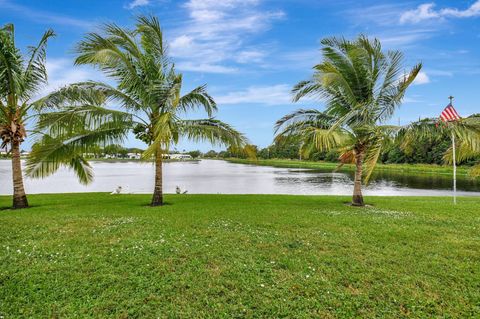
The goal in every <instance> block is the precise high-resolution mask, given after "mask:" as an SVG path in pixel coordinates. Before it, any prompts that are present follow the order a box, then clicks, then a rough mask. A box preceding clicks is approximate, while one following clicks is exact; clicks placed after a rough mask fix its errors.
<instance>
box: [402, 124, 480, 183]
mask: <svg viewBox="0 0 480 319" xmlns="http://www.w3.org/2000/svg"><path fill="white" fill-rule="evenodd" d="M452 135H454V136H455V141H456V148H455V150H456V161H457V162H458V163H461V162H463V161H466V160H469V159H474V158H476V157H478V156H479V155H480V116H479V115H472V116H469V117H466V118H462V119H459V120H457V121H454V122H449V123H443V122H440V120H439V119H424V120H421V121H417V122H414V123H411V124H409V125H407V126H406V127H404V128H402V130H401V131H400V134H399V136H398V137H399V139H400V140H401V146H402V148H403V149H404V150H405V151H407V152H408V151H410V150H411V146H412V145H413V143H415V142H416V141H417V140H418V139H419V138H422V139H427V140H432V141H439V140H440V139H441V138H442V137H445V136H447V137H449V138H450V137H451V136H452ZM443 159H444V161H445V163H447V164H452V162H453V149H452V146H450V148H449V149H448V150H447V151H446V152H445V154H444V157H443ZM470 174H471V175H472V176H480V165H479V164H477V165H475V166H473V167H472V169H471V170H470Z"/></svg>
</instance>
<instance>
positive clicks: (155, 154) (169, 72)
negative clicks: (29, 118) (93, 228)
mask: <svg viewBox="0 0 480 319" xmlns="http://www.w3.org/2000/svg"><path fill="white" fill-rule="evenodd" d="M76 51H77V53H78V56H77V58H76V61H75V62H76V64H77V65H84V64H88V65H92V66H94V67H97V68H99V69H100V70H101V71H102V72H103V73H104V74H105V75H106V76H107V77H109V78H110V79H111V80H113V81H114V82H115V83H116V84H115V85H113V86H112V85H109V84H106V83H101V82H94V81H88V82H82V83H76V84H72V85H70V86H68V87H65V88H62V89H60V90H58V91H57V92H54V93H52V94H51V95H49V96H47V97H46V98H44V99H43V100H42V101H40V102H39V103H38V104H37V107H38V108H39V109H43V111H44V112H43V113H44V114H42V116H41V117H40V118H39V121H38V122H37V130H38V131H40V132H42V136H41V138H40V139H39V141H38V143H37V144H36V145H35V146H34V147H33V149H32V154H31V159H30V161H29V162H28V165H27V171H28V174H29V175H31V176H35V177H43V176H47V175H49V174H52V173H53V172H54V171H55V170H56V169H58V167H60V165H65V164H67V165H70V166H71V167H73V168H74V169H75V172H76V173H77V175H78V177H79V178H80V181H82V182H84V183H88V182H89V181H91V179H92V171H91V167H90V165H89V164H88V163H87V162H86V161H85V160H84V158H83V154H84V153H86V152H88V149H89V148H90V147H92V146H94V145H101V146H105V145H111V144H115V143H122V141H123V140H124V139H125V138H126V137H127V135H128V133H133V134H134V135H135V136H136V137H137V138H138V139H140V140H141V141H143V142H145V143H146V144H147V145H148V148H147V149H146V150H145V152H144V154H143V158H145V159H152V158H153V159H154V163H155V183H154V192H153V198H152V201H151V205H152V206H158V205H162V204H163V191H162V155H163V154H165V153H167V152H168V150H169V148H170V147H171V146H172V145H175V144H177V143H178V142H179V141H180V140H181V139H188V140H193V141H200V140H202V141H209V142H211V143H214V144H215V143H219V144H224V145H228V146H230V145H232V146H234V147H238V148H240V147H242V146H243V145H244V144H245V143H246V139H245V137H244V136H243V135H242V134H241V133H239V132H238V131H236V130H235V129H233V128H232V127H231V126H229V125H228V124H225V123H223V122H221V121H219V120H216V119H214V118H212V116H213V114H214V113H215V111H216V110H217V106H216V104H215V102H214V100H213V99H212V97H211V96H210V95H209V94H208V93H207V92H206V87H205V85H203V86H200V87H197V88H195V89H193V90H192V91H190V92H189V93H187V94H185V95H182V94H181V90H182V75H181V74H178V73H176V72H175V68H174V65H173V64H172V63H171V62H170V60H169V59H168V57H167V54H166V46H165V43H164V41H163V34H162V31H161V28H160V24H159V22H158V20H157V19H156V18H155V17H145V16H140V17H139V18H137V24H136V28H135V29H134V30H127V29H123V28H120V27H119V26H117V25H115V24H107V25H105V26H104V28H103V33H102V34H99V33H90V34H88V35H87V36H86V37H85V39H84V40H83V41H81V42H80V43H79V44H78V46H77V48H76ZM108 105H109V106H111V107H108ZM198 108H202V109H203V110H204V111H205V112H206V114H207V115H208V117H207V118H206V119H199V120H192V119H185V118H183V117H182V116H184V115H186V114H187V113H188V112H190V111H193V110H196V109H198Z"/></svg>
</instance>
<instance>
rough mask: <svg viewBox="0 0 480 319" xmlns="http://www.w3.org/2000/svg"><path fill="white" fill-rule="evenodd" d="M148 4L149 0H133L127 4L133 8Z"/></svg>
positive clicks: (129, 7)
mask: <svg viewBox="0 0 480 319" xmlns="http://www.w3.org/2000/svg"><path fill="white" fill-rule="evenodd" d="M149 4H150V0H133V1H132V2H130V3H129V4H128V5H127V8H128V9H133V8H136V7H142V6H146V5H149Z"/></svg>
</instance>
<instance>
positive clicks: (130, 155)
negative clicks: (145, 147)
mask: <svg viewBox="0 0 480 319" xmlns="http://www.w3.org/2000/svg"><path fill="white" fill-rule="evenodd" d="M140 157H141V155H140V154H139V153H127V158H128V159H140Z"/></svg>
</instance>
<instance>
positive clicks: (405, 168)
mask: <svg viewBox="0 0 480 319" xmlns="http://www.w3.org/2000/svg"><path fill="white" fill-rule="evenodd" d="M226 160H227V161H229V162H232V163H238V164H254V165H261V166H273V167H285V168H310V169H320V170H334V169H335V168H336V167H337V166H338V163H330V162H323V161H306V160H302V161H300V160H289V159H258V160H251V159H240V158H229V159H226ZM354 170H355V165H353V164H347V165H344V166H343V167H342V168H341V169H340V171H354ZM375 170H376V171H379V170H386V171H391V172H399V173H412V174H441V175H453V168H452V166H448V165H434V164H377V165H376V166H375ZM469 171H470V167H468V166H458V167H457V175H458V176H469Z"/></svg>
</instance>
